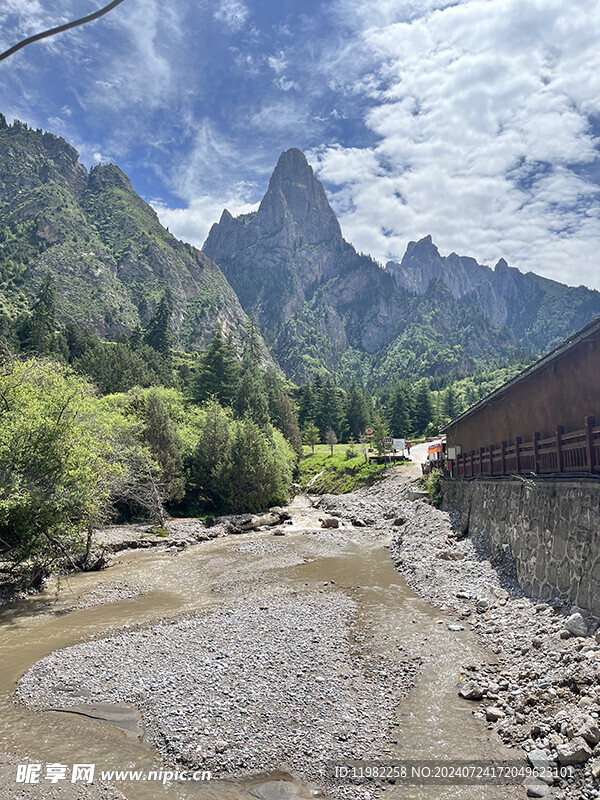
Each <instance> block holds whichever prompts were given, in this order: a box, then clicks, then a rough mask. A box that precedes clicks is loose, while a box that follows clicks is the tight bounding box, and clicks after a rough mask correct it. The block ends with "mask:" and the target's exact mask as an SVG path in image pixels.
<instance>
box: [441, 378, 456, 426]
mask: <svg viewBox="0 0 600 800" xmlns="http://www.w3.org/2000/svg"><path fill="white" fill-rule="evenodd" d="M458 410H459V403H458V396H457V394H456V391H455V389H454V387H453V386H452V385H450V386H448V388H447V389H446V390H445V391H444V393H443V394H442V412H443V414H444V415H445V416H446V417H447V418H448V419H454V417H456V416H457V414H458Z"/></svg>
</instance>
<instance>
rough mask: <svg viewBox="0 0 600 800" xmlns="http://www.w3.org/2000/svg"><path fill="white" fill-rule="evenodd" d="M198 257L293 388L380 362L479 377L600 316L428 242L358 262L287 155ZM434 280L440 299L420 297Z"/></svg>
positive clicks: (592, 307) (558, 290)
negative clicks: (384, 258) (216, 271)
mask: <svg viewBox="0 0 600 800" xmlns="http://www.w3.org/2000/svg"><path fill="white" fill-rule="evenodd" d="M203 251H204V252H206V253H207V254H208V255H209V257H210V258H211V259H212V260H213V261H215V263H218V264H219V266H220V267H221V268H222V270H223V272H224V273H225V275H226V277H227V278H228V280H229V282H230V283H231V285H232V286H233V288H234V289H235V291H236V293H237V295H238V297H239V298H240V302H241V303H242V306H243V307H244V309H245V311H246V312H247V313H248V314H254V315H256V317H257V319H258V322H259V325H260V327H261V330H262V331H263V334H264V335H265V338H266V339H267V341H268V342H269V344H270V345H271V347H272V349H273V352H274V354H275V356H276V357H277V358H278V360H279V362H280V363H281V365H282V367H283V369H284V370H285V371H286V372H287V373H288V375H290V376H291V377H292V378H294V379H296V380H303V379H304V378H306V377H308V376H309V375H310V374H311V372H314V371H318V370H319V369H327V370H330V371H333V372H338V373H339V372H340V370H341V371H343V370H344V368H345V367H344V364H345V363H349V362H351V361H353V362H354V363H356V364H359V365H360V369H361V371H365V370H366V373H367V374H369V373H372V374H375V373H378V371H379V366H378V365H379V364H380V363H381V362H382V361H383V362H386V363H388V368H389V370H390V371H391V372H393V371H394V370H396V371H399V372H400V371H403V370H404V371H406V370H405V367H406V365H407V364H413V365H416V364H418V367H415V369H416V370H417V371H416V375H423V374H425V375H427V374H431V375H436V374H438V371H439V370H440V369H443V368H447V369H448V370H449V371H450V373H452V372H459V371H461V370H464V369H467V370H468V369H477V368H479V367H482V366H484V365H486V364H488V363H490V362H491V361H498V360H500V361H502V360H503V359H510V358H514V357H522V355H523V353H524V352H525V350H528V351H529V350H531V351H538V352H539V351H542V350H544V349H548V348H549V347H551V346H552V345H553V344H554V343H555V341H556V340H557V339H559V338H564V337H565V336H566V335H568V334H569V333H571V332H572V331H573V330H575V329H577V328H578V327H582V326H583V325H584V324H586V323H587V322H588V321H589V320H590V319H592V318H593V317H594V316H598V315H600V294H599V293H598V292H595V291H593V290H589V289H586V288H585V287H583V288H578V289H574V288H571V287H566V286H564V285H563V284H560V283H558V282H555V281H554V282H553V281H550V280H549V279H546V278H542V277H541V276H537V275H534V274H533V273H527V274H524V273H521V272H520V271H519V270H518V269H516V268H514V267H509V266H508V264H507V262H506V261H505V260H504V259H500V260H499V261H498V263H497V264H496V269H495V270H492V269H491V268H489V267H487V266H485V265H481V264H479V263H478V262H477V261H476V260H475V259H474V258H471V257H468V256H459V255H457V254H456V253H452V254H450V255H449V256H441V255H440V252H439V250H438V248H437V247H436V245H435V244H434V243H433V240H432V237H431V236H430V235H429V236H426V237H424V238H423V239H421V240H420V241H418V242H409V244H408V246H407V249H406V253H405V255H404V257H403V258H402V260H401V262H400V263H397V262H392V261H390V262H388V264H387V265H386V266H385V267H382V266H381V265H379V264H378V263H377V262H376V261H374V259H372V258H371V257H370V256H365V255H359V254H358V253H357V252H356V250H355V249H354V247H353V246H352V245H351V244H350V243H348V242H347V241H346V240H345V239H344V238H343V235H342V232H341V228H340V226H339V222H338V221H337V218H336V217H335V213H334V211H333V209H332V208H331V206H330V204H329V201H328V200H327V196H326V193H325V190H324V188H323V186H322V184H321V183H320V181H318V179H317V178H316V176H315V175H314V172H313V170H312V168H311V167H310V165H309V164H308V162H307V160H306V157H305V156H304V155H303V154H302V152H301V151H300V150H298V149H297V148H292V149H290V150H287V151H284V152H283V153H282V154H281V155H280V157H279V159H278V162H277V165H276V167H275V169H274V171H273V174H272V176H271V179H270V181H269V185H268V188H267V191H266V193H265V196H264V197H263V200H262V202H261V204H260V206H259V209H258V211H255V212H252V213H251V214H245V215H242V216H240V217H233V216H232V215H231V214H230V213H229V212H226V211H224V212H223V214H222V216H221V219H220V220H219V222H218V223H215V224H214V225H213V226H212V228H211V230H210V232H209V235H208V237H207V239H206V242H205V243H204V246H203ZM390 278H391V279H392V282H391V283H390V280H389V279H390ZM436 282H438V283H440V284H441V285H443V286H445V287H447V289H448V292H440V291H437V292H436V291H435V290H434V291H433V292H430V291H429V290H430V287H431V286H432V284H434V283H436ZM428 293H429V294H428ZM422 298H425V300H426V301H425V302H422ZM555 317H556V318H557V319H554V318H555ZM459 320H461V321H462V324H463V326H464V327H465V329H468V330H469V331H471V333H472V340H471V341H469V340H467V339H466V338H465V336H464V335H463V333H462V332H461V330H460V329H459V327H458V324H457V323H458V321H459ZM549 320H552V322H553V324H552V326H551V331H549V327H548V323H549ZM419 327H420V328H421V332H420V333H419V335H416V334H415V331H417V330H419ZM408 331H412V332H413V335H412V336H413V351H414V352H409V350H410V346H409V345H410V342H409V336H408V333H407V332H408ZM423 332H425V334H424V335H421V333H423ZM459 351H460V352H459ZM391 352H397V357H396V358H395V359H390V357H389V353H391ZM386 353H387V354H388V355H386ZM413 356H415V357H414V358H413ZM411 370H412V368H411V367H409V368H408V374H413V373H412V371H411ZM380 379H382V378H380Z"/></svg>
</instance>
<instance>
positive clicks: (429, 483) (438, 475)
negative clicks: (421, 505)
mask: <svg viewBox="0 0 600 800" xmlns="http://www.w3.org/2000/svg"><path fill="white" fill-rule="evenodd" d="M443 477H444V473H443V471H442V470H441V469H432V470H431V472H430V473H429V475H424V476H423V477H422V478H421V486H423V488H424V489H425V491H426V492H427V494H428V495H429V501H430V503H431V505H432V506H435V508H439V507H440V506H441V505H442V500H443V497H444V495H443V491H442V479H443Z"/></svg>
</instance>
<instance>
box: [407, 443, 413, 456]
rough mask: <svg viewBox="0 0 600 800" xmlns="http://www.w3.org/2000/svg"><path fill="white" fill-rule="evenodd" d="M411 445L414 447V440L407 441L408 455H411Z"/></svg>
mask: <svg viewBox="0 0 600 800" xmlns="http://www.w3.org/2000/svg"><path fill="white" fill-rule="evenodd" d="M411 447H412V442H410V441H408V442H407V443H406V451H407V453H408V455H410V448H411Z"/></svg>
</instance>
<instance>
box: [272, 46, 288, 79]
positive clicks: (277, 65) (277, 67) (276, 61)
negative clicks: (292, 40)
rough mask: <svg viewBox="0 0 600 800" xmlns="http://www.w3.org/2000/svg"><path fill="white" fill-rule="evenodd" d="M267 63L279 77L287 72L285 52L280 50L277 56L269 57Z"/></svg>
mask: <svg viewBox="0 0 600 800" xmlns="http://www.w3.org/2000/svg"><path fill="white" fill-rule="evenodd" d="M267 63H268V65H269V66H270V67H271V69H272V70H273V72H275V73H276V74H277V75H281V73H282V72H285V69H286V67H287V65H288V63H287V59H286V57H285V53H284V52H283V50H280V51H279V53H277V55H276V56H269V57H268V58H267Z"/></svg>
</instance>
